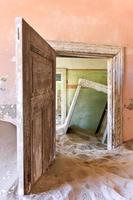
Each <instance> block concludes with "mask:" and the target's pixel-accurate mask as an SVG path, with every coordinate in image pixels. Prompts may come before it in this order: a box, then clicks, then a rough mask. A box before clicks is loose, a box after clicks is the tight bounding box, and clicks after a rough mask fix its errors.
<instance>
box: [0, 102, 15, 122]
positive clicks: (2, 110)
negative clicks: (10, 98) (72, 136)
mask: <svg viewBox="0 0 133 200" xmlns="http://www.w3.org/2000/svg"><path fill="white" fill-rule="evenodd" d="M5 116H8V117H10V118H12V119H15V118H16V104H11V105H9V104H3V105H0V119H1V120H2V119H4V118H5Z"/></svg>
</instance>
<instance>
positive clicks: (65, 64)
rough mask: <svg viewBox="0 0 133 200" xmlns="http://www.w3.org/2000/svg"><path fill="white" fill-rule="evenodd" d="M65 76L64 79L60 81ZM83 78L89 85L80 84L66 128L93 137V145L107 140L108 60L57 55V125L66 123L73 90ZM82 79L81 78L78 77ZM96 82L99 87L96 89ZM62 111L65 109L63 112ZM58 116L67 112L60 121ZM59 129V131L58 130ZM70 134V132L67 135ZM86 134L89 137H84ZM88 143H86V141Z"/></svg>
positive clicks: (89, 138) (76, 88)
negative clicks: (82, 85) (81, 85)
mask: <svg viewBox="0 0 133 200" xmlns="http://www.w3.org/2000/svg"><path fill="white" fill-rule="evenodd" d="M63 80H64V81H63ZM79 80H80V84H82V83H83V81H84V80H85V81H87V83H91V84H92V85H90V86H89V85H86V86H85V85H84V87H81V88H80V91H79V93H78V96H77V99H76V102H75V105H73V106H74V108H73V111H72V113H71V116H70V119H69V122H68V125H67V127H66V132H67V133H68V132H69V133H70V132H71V133H73V134H74V133H75V134H78V135H80V136H81V137H82V136H83V137H84V136H85V137H86V139H87V140H88V141H89V140H93V142H92V141H90V143H91V142H92V143H93V144H94V143H95V144H94V145H95V146H96V144H97V148H98V145H99V146H100V147H102V144H103V148H106V144H107V132H106V128H107V93H106V90H105V91H103V90H102V89H103V87H105V88H107V60H106V59H93V58H91V59H90V58H72V57H57V58H56V126H57V130H59V125H61V127H62V125H63V123H64V126H65V123H66V121H67V118H68V115H69V113H70V112H71V111H70V110H71V107H72V103H73V101H74V98H75V94H76V91H77V90H78V87H79ZM81 80H82V81H81ZM97 85H98V86H99V91H98V90H97V89H98V88H97ZM64 111H65V113H64ZM61 116H66V117H65V120H64V122H63V123H61V120H60V119H61ZM57 132H58V131H57ZM68 136H70V134H69V135H68ZM87 136H88V138H87ZM88 145H89V143H88Z"/></svg>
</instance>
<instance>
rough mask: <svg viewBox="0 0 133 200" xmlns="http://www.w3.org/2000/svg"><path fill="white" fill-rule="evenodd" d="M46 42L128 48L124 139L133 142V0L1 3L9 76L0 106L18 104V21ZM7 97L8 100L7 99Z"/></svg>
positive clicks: (1, 39) (2, 66)
mask: <svg viewBox="0 0 133 200" xmlns="http://www.w3.org/2000/svg"><path fill="white" fill-rule="evenodd" d="M16 16H22V17H24V18H25V19H26V21H28V22H29V23H30V24H31V25H32V26H33V27H34V28H35V29H36V30H37V31H38V32H39V33H40V34H41V35H42V36H43V37H44V38H45V39H51V40H65V41H76V42H77V41H81V42H88V43H95V44H96V43H97V44H110V45H119V46H124V47H126V51H125V53H126V60H125V86H124V97H123V98H124V105H123V107H124V138H125V140H128V139H131V138H133V133H132V129H133V110H132V99H133V89H132V88H133V0H126V1H125V0H71V1H70V0H56V1H55V0H4V1H3V0H1V1H0V47H1V48H0V75H6V74H7V75H8V81H7V91H5V92H3V93H1V94H0V95H1V97H0V104H1V103H10V104H11V103H15V63H14V56H15V17H16ZM5 97H6V98H5Z"/></svg>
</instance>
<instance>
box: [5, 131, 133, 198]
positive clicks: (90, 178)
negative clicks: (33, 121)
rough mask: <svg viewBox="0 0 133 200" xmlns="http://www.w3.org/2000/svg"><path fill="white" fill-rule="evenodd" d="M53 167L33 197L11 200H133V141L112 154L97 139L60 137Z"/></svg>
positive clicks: (36, 186)
mask: <svg viewBox="0 0 133 200" xmlns="http://www.w3.org/2000/svg"><path fill="white" fill-rule="evenodd" d="M56 150H57V153H56V159H55V161H54V163H53V165H52V166H51V167H50V169H49V170H48V172H47V173H46V175H44V176H43V177H42V178H41V179H40V180H39V181H38V182H37V184H36V185H35V187H34V188H33V191H32V195H27V196H25V197H19V198H18V196H17V195H16V196H15V192H13V191H14V188H13V189H11V190H10V191H9V195H8V200H15V199H19V200H21V199H23V200H133V141H130V142H128V143H126V144H123V145H122V146H121V147H120V148H117V149H115V150H113V151H108V150H106V147H105V145H100V142H99V141H98V140H97V139H96V138H94V137H92V136H91V137H89V138H88V139H86V138H84V137H81V136H78V135H76V134H69V135H64V134H58V135H57V148H56Z"/></svg>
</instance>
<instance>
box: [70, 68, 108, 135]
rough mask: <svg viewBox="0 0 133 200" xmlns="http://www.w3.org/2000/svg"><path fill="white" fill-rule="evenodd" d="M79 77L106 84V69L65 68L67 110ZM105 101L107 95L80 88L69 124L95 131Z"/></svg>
mask: <svg viewBox="0 0 133 200" xmlns="http://www.w3.org/2000/svg"><path fill="white" fill-rule="evenodd" d="M79 78H83V79H89V80H91V81H95V82H97V83H102V84H107V71H106V70H87V69H86V70H80V69H78V70H73V69H68V70H67V112H68V110H69V107H70V105H71V101H72V99H73V96H74V93H75V90H76V85H77V83H78V80H79ZM106 101H107V95H106V94H104V93H102V92H97V91H95V90H93V89H90V88H89V89H88V88H82V89H81V92H80V95H79V98H78V101H77V104H76V107H75V110H74V114H73V116H72V120H71V125H76V126H78V127H80V128H83V129H86V130H90V131H92V132H95V130H96V128H97V125H98V122H99V119H100V117H101V115H102V112H103V109H104V106H105V104H106Z"/></svg>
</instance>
